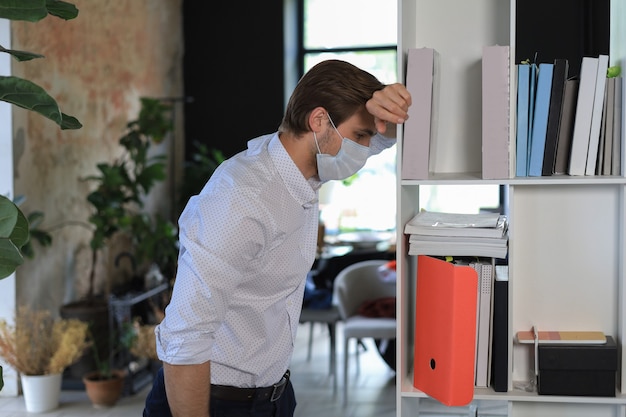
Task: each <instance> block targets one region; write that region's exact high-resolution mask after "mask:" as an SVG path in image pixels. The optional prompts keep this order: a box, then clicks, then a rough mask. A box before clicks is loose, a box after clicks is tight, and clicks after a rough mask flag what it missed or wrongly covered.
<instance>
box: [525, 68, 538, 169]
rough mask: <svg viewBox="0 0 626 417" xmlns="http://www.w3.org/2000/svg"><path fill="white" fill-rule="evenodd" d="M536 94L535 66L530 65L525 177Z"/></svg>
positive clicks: (528, 160) (528, 167) (528, 163)
mask: <svg viewBox="0 0 626 417" xmlns="http://www.w3.org/2000/svg"><path fill="white" fill-rule="evenodd" d="M536 94H537V64H535V63H532V64H530V93H529V96H528V132H527V133H528V137H527V139H526V142H527V143H528V145H527V146H526V175H527V176H528V170H529V169H530V144H531V140H532V133H533V123H534V121H535V97H536Z"/></svg>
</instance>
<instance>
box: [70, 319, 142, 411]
mask: <svg viewBox="0 0 626 417" xmlns="http://www.w3.org/2000/svg"><path fill="white" fill-rule="evenodd" d="M135 338H136V336H135V333H134V331H133V330H132V327H131V326H130V325H128V326H125V327H123V328H122V331H121V332H120V334H119V335H117V336H116V337H113V336H112V337H111V342H110V343H111V345H110V347H111V352H110V353H109V356H107V357H102V356H100V354H99V349H98V348H97V345H96V342H97V340H98V339H95V338H94V339H92V341H93V344H92V348H93V355H94V358H95V363H96V368H95V369H94V370H92V371H90V372H87V373H86V374H85V375H84V376H83V378H82V380H83V383H84V385H85V391H86V393H87V396H88V397H89V400H90V401H91V403H92V404H93V406H94V407H95V408H107V407H112V406H114V405H115V404H116V403H117V401H118V400H119V399H120V397H121V396H122V393H123V389H124V384H125V382H126V376H127V374H128V372H127V369H126V367H125V366H119V367H118V366H116V363H117V360H116V358H117V355H118V353H120V352H122V351H123V350H127V349H130V347H131V345H132V343H133V341H134V339H135Z"/></svg>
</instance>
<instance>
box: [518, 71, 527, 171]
mask: <svg viewBox="0 0 626 417" xmlns="http://www.w3.org/2000/svg"><path fill="white" fill-rule="evenodd" d="M529 110H530V64H517V132H516V148H515V153H516V157H515V175H516V176H517V177H526V176H527V175H528V171H527V166H528V160H527V157H528V122H529V118H528V115H529Z"/></svg>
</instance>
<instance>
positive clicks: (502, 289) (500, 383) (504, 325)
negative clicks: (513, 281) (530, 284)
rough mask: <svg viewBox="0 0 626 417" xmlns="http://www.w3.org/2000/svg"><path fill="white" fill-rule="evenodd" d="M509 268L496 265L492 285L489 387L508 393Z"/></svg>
mask: <svg viewBox="0 0 626 417" xmlns="http://www.w3.org/2000/svg"><path fill="white" fill-rule="evenodd" d="M508 317H509V266H508V265H496V267H495V280H494V283H493V321H492V339H491V341H492V343H491V350H492V354H491V386H492V387H493V390H494V391H495V392H507V391H508V385H509V381H508V375H509V319H508Z"/></svg>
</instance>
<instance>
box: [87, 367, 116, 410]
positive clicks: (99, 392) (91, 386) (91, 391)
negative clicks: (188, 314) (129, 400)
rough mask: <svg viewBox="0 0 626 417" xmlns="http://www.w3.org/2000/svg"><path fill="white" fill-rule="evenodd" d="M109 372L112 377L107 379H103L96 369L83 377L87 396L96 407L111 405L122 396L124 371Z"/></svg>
mask: <svg viewBox="0 0 626 417" xmlns="http://www.w3.org/2000/svg"><path fill="white" fill-rule="evenodd" d="M111 372H112V377H111V378H108V379H104V378H103V377H102V376H101V374H100V372H98V371H94V372H89V373H87V374H85V376H84V377H83V383H84V384H85V390H86V392H87V396H88V397H89V399H90V400H91V403H92V404H93V406H94V407H96V408H107V407H113V406H114V405H115V404H116V403H117V401H118V400H119V399H120V397H121V396H122V390H123V388H124V381H125V380H126V372H125V371H122V370H114V371H111Z"/></svg>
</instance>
